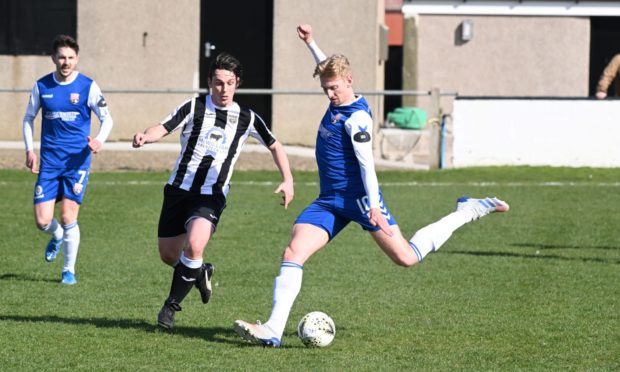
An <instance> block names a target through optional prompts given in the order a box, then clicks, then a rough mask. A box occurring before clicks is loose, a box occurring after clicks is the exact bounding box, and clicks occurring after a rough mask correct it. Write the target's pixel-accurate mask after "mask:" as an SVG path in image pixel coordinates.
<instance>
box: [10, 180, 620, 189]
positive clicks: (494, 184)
mask: <svg viewBox="0 0 620 372" xmlns="http://www.w3.org/2000/svg"><path fill="white" fill-rule="evenodd" d="M165 183H166V181H165V180H164V181H91V183H90V184H91V185H98V186H120V185H125V186H152V185H162V186H163V185H164V184H165ZM24 184H28V185H30V184H33V182H30V181H28V182H26V181H0V186H11V185H24ZM279 184H280V182H279V181H232V182H231V185H232V186H233V187H234V186H277V185H279ZM318 184H319V183H318V182H315V181H310V182H295V186H318ZM380 186H381V187H454V186H470V187H523V186H531V187H589V186H593V187H620V182H558V181H547V182H416V181H411V182H380Z"/></svg>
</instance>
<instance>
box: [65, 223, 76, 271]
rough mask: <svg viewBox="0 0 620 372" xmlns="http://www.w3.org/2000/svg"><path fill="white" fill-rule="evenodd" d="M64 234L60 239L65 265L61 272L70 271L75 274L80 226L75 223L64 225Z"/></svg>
mask: <svg viewBox="0 0 620 372" xmlns="http://www.w3.org/2000/svg"><path fill="white" fill-rule="evenodd" d="M63 229H64V230H65V234H64V236H63V238H62V240H63V248H64V256H65V263H64V266H63V267H62V271H63V272H64V271H71V272H72V273H74V274H75V261H76V260H77V254H78V248H79V246H80V226H79V225H78V223H77V221H75V222H73V223H70V224H67V225H64V226H63Z"/></svg>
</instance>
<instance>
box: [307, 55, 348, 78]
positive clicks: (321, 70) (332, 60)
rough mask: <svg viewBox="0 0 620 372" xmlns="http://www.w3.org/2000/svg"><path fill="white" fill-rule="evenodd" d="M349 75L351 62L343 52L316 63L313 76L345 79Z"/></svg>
mask: <svg viewBox="0 0 620 372" xmlns="http://www.w3.org/2000/svg"><path fill="white" fill-rule="evenodd" d="M349 75H351V64H349V60H348V59H347V57H345V56H343V55H342V54H334V55H332V56H330V57H328V58H327V59H325V60H323V61H322V62H321V63H319V64H318V65H316V68H315V69H314V74H313V75H312V76H313V77H317V76H318V77H320V78H334V77H341V78H343V79H344V78H346V77H347V76H349Z"/></svg>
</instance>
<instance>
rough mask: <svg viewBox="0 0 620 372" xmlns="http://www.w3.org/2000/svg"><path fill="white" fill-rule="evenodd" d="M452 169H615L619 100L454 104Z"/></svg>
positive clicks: (619, 153)
mask: <svg viewBox="0 0 620 372" xmlns="http://www.w3.org/2000/svg"><path fill="white" fill-rule="evenodd" d="M453 119H454V149H453V151H454V155H453V156H454V157H453V165H454V167H470V166H493V165H531V166H570V167H572V166H574V167H578V166H579V167H581V166H590V167H620V145H619V143H618V140H619V139H620V101H595V100H585V99H584V100H579V99H577V100H570V99H568V100H553V99H537V100H529V99H514V100H512V99H507V100H493V99H457V100H455V102H454V112H453Z"/></svg>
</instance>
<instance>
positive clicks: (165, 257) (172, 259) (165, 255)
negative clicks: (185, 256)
mask: <svg viewBox="0 0 620 372" xmlns="http://www.w3.org/2000/svg"><path fill="white" fill-rule="evenodd" d="M159 258H161V260H162V262H163V263H165V264H166V265H169V266H174V265H175V264H176V263H177V262H179V259H180V258H181V257H180V255H178V254H175V253H173V252H170V251H163V250H161V249H160V250H159Z"/></svg>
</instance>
